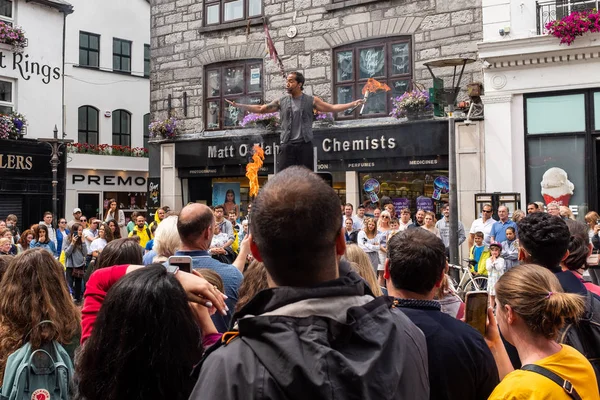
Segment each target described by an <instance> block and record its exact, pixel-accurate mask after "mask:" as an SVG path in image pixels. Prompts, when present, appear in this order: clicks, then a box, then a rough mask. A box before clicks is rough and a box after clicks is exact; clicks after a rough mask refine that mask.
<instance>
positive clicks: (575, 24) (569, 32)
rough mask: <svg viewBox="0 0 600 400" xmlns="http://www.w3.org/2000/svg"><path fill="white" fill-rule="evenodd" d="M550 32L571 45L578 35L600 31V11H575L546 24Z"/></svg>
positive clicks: (561, 41)
mask: <svg viewBox="0 0 600 400" xmlns="http://www.w3.org/2000/svg"><path fill="white" fill-rule="evenodd" d="M546 29H547V30H548V34H549V35H552V36H556V37H557V38H559V39H560V43H561V44H563V43H566V44H567V45H569V46H570V45H571V43H573V42H574V41H575V39H576V38H577V37H578V36H583V35H584V34H585V33H587V32H600V13H599V12H598V11H597V10H589V11H573V12H572V13H571V14H569V15H567V16H566V17H563V18H562V19H560V20H558V21H550V22H548V23H547V24H546Z"/></svg>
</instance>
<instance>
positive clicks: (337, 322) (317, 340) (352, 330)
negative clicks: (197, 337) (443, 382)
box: [190, 167, 429, 400]
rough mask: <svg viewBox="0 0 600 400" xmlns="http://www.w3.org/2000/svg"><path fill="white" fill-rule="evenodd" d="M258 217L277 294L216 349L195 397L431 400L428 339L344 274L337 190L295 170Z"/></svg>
mask: <svg viewBox="0 0 600 400" xmlns="http://www.w3.org/2000/svg"><path fill="white" fill-rule="evenodd" d="M298 199H301V201H299V200H298ZM315 210H318V212H315ZM252 213H253V214H252V219H251V221H250V225H251V229H250V232H251V240H250V247H251V250H252V254H253V255H254V257H255V258H256V259H257V260H258V261H261V262H262V263H263V264H264V266H265V269H266V271H267V281H268V283H269V289H265V290H263V291H261V292H260V293H259V294H258V295H257V296H255V297H254V298H253V299H252V300H250V302H249V303H248V304H247V305H246V306H245V307H244V308H242V309H241V310H240V311H239V312H238V313H237V314H236V317H237V318H239V319H238V320H237V324H235V332H234V333H232V334H231V336H230V339H229V340H228V341H227V343H226V344H223V343H221V344H220V345H217V346H215V347H213V348H211V349H210V350H209V353H208V355H207V356H206V357H205V359H204V362H203V365H202V367H201V369H200V377H199V380H198V382H197V384H196V387H195V388H194V391H193V392H192V394H191V396H190V399H216V398H219V399H222V400H230V399H239V398H242V397H243V398H247V399H253V398H265V399H266V398H269V399H299V398H303V399H324V398H332V396H333V393H335V397H336V398H340V399H342V398H356V399H384V398H385V399H388V400H392V399H411V400H413V399H414V400H419V399H429V388H428V386H429V383H428V380H427V360H426V358H427V355H426V353H425V346H426V344H425V340H424V337H423V334H422V333H421V331H419V330H418V329H417V328H416V326H414V324H412V323H411V322H410V321H409V320H408V318H406V316H405V315H404V314H403V313H402V312H400V311H393V308H392V302H391V299H390V298H389V297H378V298H376V299H375V298H374V297H373V296H372V292H371V290H370V289H369V287H368V285H367V284H366V283H365V281H364V280H363V279H361V278H360V277H359V276H357V275H342V276H340V271H339V265H340V261H339V258H340V256H341V255H343V254H344V251H345V248H346V244H345V238H344V233H343V231H342V229H341V227H340V226H339V225H340V224H339V217H340V202H339V198H338V197H337V195H336V193H335V191H334V190H333V189H332V188H331V187H329V186H328V185H327V184H326V183H325V182H324V181H323V180H322V179H321V178H320V177H319V176H317V175H316V174H313V173H312V172H310V171H309V170H307V169H306V168H303V167H290V168H287V169H285V170H284V171H282V172H280V173H278V174H276V175H275V176H274V177H273V178H271V179H269V181H268V182H267V184H266V185H265V186H264V187H263V188H262V190H261V191H260V192H259V194H258V197H257V198H256V200H255V202H254V207H253V211H252ZM316 227H318V234H317V235H315V228H316Z"/></svg>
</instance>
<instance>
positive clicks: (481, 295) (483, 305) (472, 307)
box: [465, 291, 488, 335]
mask: <svg viewBox="0 0 600 400" xmlns="http://www.w3.org/2000/svg"><path fill="white" fill-rule="evenodd" d="M465 303H466V304H465V322H466V323H467V324H469V325H471V326H472V327H473V328H475V329H477V330H478V331H479V332H480V333H481V334H482V335H485V324H486V321H487V309H488V293H487V292H486V291H476V292H467V295H466V297H465Z"/></svg>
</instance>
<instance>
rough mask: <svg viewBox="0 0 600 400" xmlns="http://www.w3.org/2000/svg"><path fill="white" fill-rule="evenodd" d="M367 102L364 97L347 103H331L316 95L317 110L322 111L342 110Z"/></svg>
mask: <svg viewBox="0 0 600 400" xmlns="http://www.w3.org/2000/svg"><path fill="white" fill-rule="evenodd" d="M364 102H365V100H364V99H359V100H354V101H353V102H350V103H346V104H329V103H326V102H324V101H323V100H321V99H320V98H318V97H316V96H315V101H314V105H315V108H316V109H317V111H321V112H341V111H344V110H347V109H349V108H352V107H357V106H359V105H361V104H363V103H364Z"/></svg>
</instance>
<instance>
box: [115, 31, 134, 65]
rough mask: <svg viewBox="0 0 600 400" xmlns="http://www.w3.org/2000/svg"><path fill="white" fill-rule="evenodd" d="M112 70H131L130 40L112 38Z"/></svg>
mask: <svg viewBox="0 0 600 400" xmlns="http://www.w3.org/2000/svg"><path fill="white" fill-rule="evenodd" d="M113 70H115V71H121V72H131V42H130V41H129V40H122V39H116V38H113Z"/></svg>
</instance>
